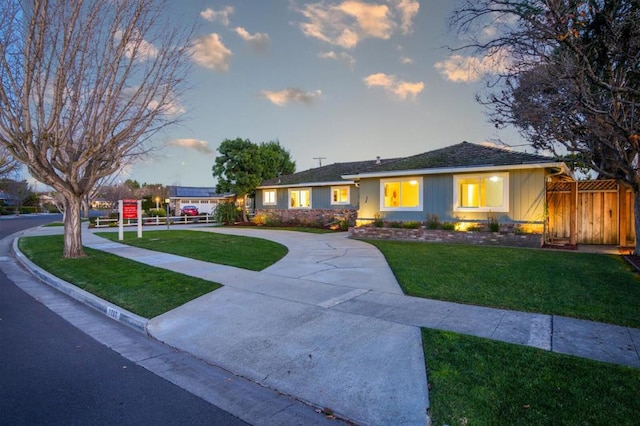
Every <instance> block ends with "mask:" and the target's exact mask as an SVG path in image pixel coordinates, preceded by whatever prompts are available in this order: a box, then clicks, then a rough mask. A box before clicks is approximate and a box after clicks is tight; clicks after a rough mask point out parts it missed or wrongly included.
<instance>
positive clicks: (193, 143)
mask: <svg viewBox="0 0 640 426" xmlns="http://www.w3.org/2000/svg"><path fill="white" fill-rule="evenodd" d="M167 146H177V147H179V148H186V149H193V150H194V151H198V152H201V153H203V154H213V150H212V149H211V148H209V144H208V143H207V142H205V141H201V140H199V139H174V140H172V141H170V142H169V143H167Z"/></svg>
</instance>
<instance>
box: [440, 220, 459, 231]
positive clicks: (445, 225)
mask: <svg viewBox="0 0 640 426" xmlns="http://www.w3.org/2000/svg"><path fill="white" fill-rule="evenodd" d="M442 229H444V230H445V231H455V230H456V224H455V223H453V222H444V223H443V224H442Z"/></svg>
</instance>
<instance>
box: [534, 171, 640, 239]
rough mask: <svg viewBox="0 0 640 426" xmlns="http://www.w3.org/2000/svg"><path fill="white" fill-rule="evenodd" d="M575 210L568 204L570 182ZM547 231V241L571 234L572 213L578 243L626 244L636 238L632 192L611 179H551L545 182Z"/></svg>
mask: <svg viewBox="0 0 640 426" xmlns="http://www.w3.org/2000/svg"><path fill="white" fill-rule="evenodd" d="M576 184H577V191H576V192H574V194H575V196H576V200H575V203H574V205H575V209H576V211H575V212H572V206H571V204H572V203H571V201H572V200H571V197H572V195H571V194H572V192H571V185H576ZM547 213H548V215H547V231H546V234H547V235H546V238H547V240H548V241H550V242H565V241H569V240H570V238H571V217H572V215H575V216H574V218H575V221H576V232H577V243H578V244H611V245H621V246H629V245H633V244H634V241H635V227H634V214H633V193H632V192H631V191H630V190H628V189H627V188H626V187H624V186H621V185H619V184H618V183H617V182H616V181H613V180H589V181H578V182H551V183H548V184H547Z"/></svg>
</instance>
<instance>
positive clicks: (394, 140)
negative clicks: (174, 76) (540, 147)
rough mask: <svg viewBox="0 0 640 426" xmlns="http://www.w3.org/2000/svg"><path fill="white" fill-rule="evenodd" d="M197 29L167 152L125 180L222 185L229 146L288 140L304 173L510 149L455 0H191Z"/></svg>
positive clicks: (510, 134) (160, 139)
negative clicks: (458, 28) (479, 99)
mask: <svg viewBox="0 0 640 426" xmlns="http://www.w3.org/2000/svg"><path fill="white" fill-rule="evenodd" d="M176 4H179V5H180V7H181V8H182V11H181V12H182V14H183V15H185V16H187V17H189V18H190V17H192V19H193V20H195V21H196V22H197V34H196V38H195V44H194V48H193V52H194V55H193V61H194V64H193V67H192V69H191V73H190V74H189V84H190V86H191V89H190V90H188V91H187V92H186V93H184V94H183V95H182V98H181V99H180V105H176V111H179V112H180V113H182V116H181V120H180V123H179V124H178V125H176V126H174V127H172V128H170V129H169V130H167V131H165V132H164V133H163V134H159V135H157V136H155V137H154V140H153V144H154V146H156V147H162V149H160V150H159V151H158V152H156V154H155V155H154V156H153V157H151V158H149V159H146V160H145V161H144V162H142V163H138V164H135V165H134V166H133V167H132V168H130V169H129V170H127V171H126V173H125V174H123V175H121V176H120V178H119V179H121V180H124V179H127V178H130V179H135V180H137V181H138V182H140V183H145V182H146V183H161V184H164V185H181V186H206V187H212V186H215V183H216V182H215V180H214V178H213V176H212V173H211V167H212V166H213V164H214V159H215V157H216V155H217V154H218V153H217V151H216V149H217V148H218V146H219V145H220V143H221V142H222V141H223V140H225V139H235V138H238V137H239V138H242V139H249V140H251V141H252V142H254V143H260V142H267V141H273V140H277V141H279V142H280V144H281V146H283V147H284V148H285V149H286V150H288V151H289V152H290V154H291V157H292V159H293V160H294V161H295V162H296V168H297V171H302V170H307V169H310V168H313V167H318V166H319V165H320V164H321V163H322V164H323V165H326V164H332V163H338V162H347V161H362V160H367V159H371V160H374V159H375V158H376V157H377V156H380V157H382V158H389V157H398V156H409V155H414V154H418V153H422V152H426V151H430V150H433V149H437V148H441V147H444V146H449V145H453V144H456V143H459V142H461V141H469V142H474V143H483V142H487V141H494V140H496V139H502V140H503V141H505V142H506V143H509V144H515V145H517V144H519V143H520V139H519V137H518V135H517V133H516V132H515V131H513V130H507V131H501V132H498V131H497V130H496V129H495V128H494V126H493V125H491V124H490V123H489V122H488V120H487V116H486V111H485V109H484V108H483V107H482V106H481V105H479V104H478V103H476V101H475V95H476V94H477V93H478V92H481V91H483V89H484V87H485V84H484V83H483V81H482V76H483V73H485V72H491V67H490V66H489V65H488V63H487V61H486V60H483V59H482V58H478V57H473V56H468V54H465V53H460V52H452V51H451V50H449V49H447V48H446V46H448V45H456V40H455V38H454V34H453V33H452V32H450V31H449V30H448V19H449V16H450V13H451V10H452V7H453V5H454V2H452V1H450V0H430V1H418V0H369V1H364V0H322V1H303V0H239V1H231V0H228V1H218V0H210V1H207V0H181V1H180V2H177V3H176Z"/></svg>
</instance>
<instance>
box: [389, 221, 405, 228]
mask: <svg viewBox="0 0 640 426" xmlns="http://www.w3.org/2000/svg"><path fill="white" fill-rule="evenodd" d="M389 228H402V222H389Z"/></svg>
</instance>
